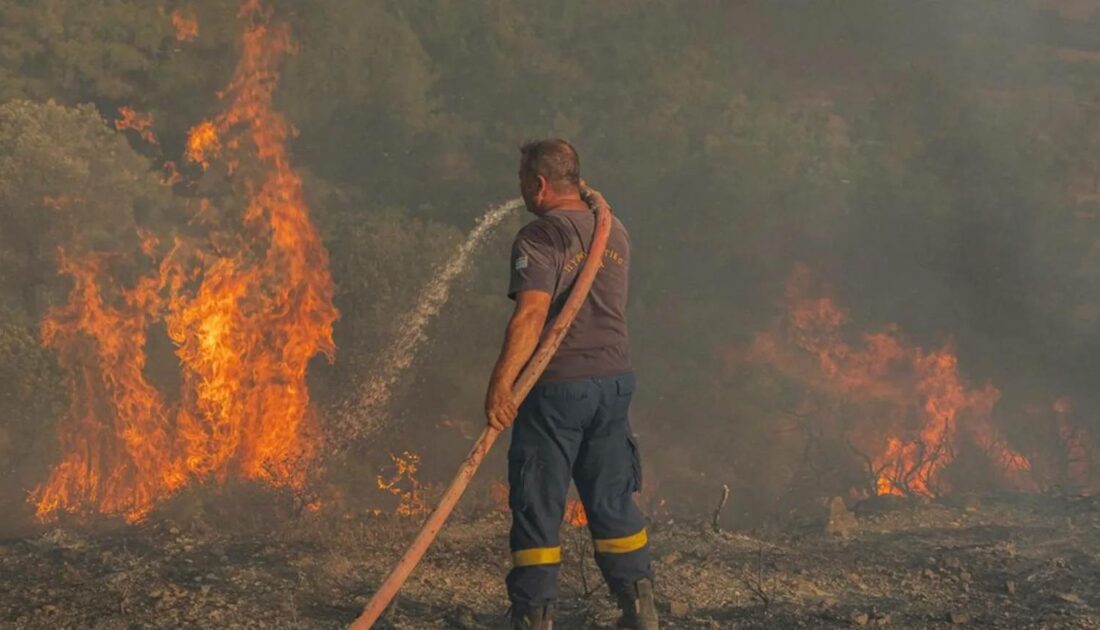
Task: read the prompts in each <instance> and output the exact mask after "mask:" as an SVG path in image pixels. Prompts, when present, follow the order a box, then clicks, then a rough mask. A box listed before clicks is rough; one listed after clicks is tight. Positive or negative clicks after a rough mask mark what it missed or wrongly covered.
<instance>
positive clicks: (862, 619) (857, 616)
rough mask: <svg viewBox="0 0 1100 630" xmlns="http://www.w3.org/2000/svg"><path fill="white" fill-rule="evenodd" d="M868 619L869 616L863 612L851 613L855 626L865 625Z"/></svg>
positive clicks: (869, 619)
mask: <svg viewBox="0 0 1100 630" xmlns="http://www.w3.org/2000/svg"><path fill="white" fill-rule="evenodd" d="M869 621H871V616H870V615H868V614H867V613H865V612H854V613H852V623H854V624H856V625H857V626H865V625H867V622H869Z"/></svg>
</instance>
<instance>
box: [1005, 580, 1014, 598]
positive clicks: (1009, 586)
mask: <svg viewBox="0 0 1100 630" xmlns="http://www.w3.org/2000/svg"><path fill="white" fill-rule="evenodd" d="M1005 592H1006V593H1008V594H1009V595H1015V594H1016V580H1007V581H1006V582H1005Z"/></svg>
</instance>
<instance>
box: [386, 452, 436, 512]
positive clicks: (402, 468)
mask: <svg viewBox="0 0 1100 630" xmlns="http://www.w3.org/2000/svg"><path fill="white" fill-rule="evenodd" d="M390 459H391V460H393V467H394V473H393V475H391V476H390V477H389V478H385V477H383V476H382V475H378V488H379V489H380V490H384V491H386V492H388V493H390V494H392V495H394V496H395V497H397V498H399V499H400V500H401V502H400V503H398V505H397V510H396V511H397V514H399V515H401V516H417V515H419V514H427V513H428V512H429V511H431V508H430V507H429V506H428V503H427V500H426V499H425V497H424V490H423V487H422V486H421V484H420V481H419V480H418V479H417V478H416V473H417V472H418V471H419V470H420V456H419V455H417V454H416V453H412V452H410V451H405V452H404V453H402V454H401V455H393V454H391V455H390Z"/></svg>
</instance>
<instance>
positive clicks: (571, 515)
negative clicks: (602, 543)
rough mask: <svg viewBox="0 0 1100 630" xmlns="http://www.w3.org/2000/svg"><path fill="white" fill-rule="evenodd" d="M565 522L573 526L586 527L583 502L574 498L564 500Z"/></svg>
mask: <svg viewBox="0 0 1100 630" xmlns="http://www.w3.org/2000/svg"><path fill="white" fill-rule="evenodd" d="M565 522H566V523H569V524H570V525H572V526H573V527H587V526H588V514H587V513H585V511H584V504H583V503H581V502H580V501H578V500H576V499H569V500H568V501H566V502H565Z"/></svg>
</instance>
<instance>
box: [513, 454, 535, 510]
mask: <svg viewBox="0 0 1100 630" xmlns="http://www.w3.org/2000/svg"><path fill="white" fill-rule="evenodd" d="M535 465H536V459H535V453H525V452H518V453H508V508H509V509H510V510H512V511H513V512H522V511H524V510H526V509H527V506H528V505H529V504H530V497H531V492H532V491H533V490H534V488H535Z"/></svg>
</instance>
